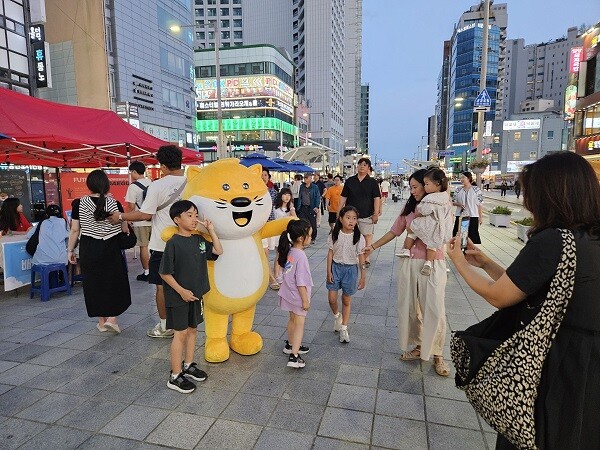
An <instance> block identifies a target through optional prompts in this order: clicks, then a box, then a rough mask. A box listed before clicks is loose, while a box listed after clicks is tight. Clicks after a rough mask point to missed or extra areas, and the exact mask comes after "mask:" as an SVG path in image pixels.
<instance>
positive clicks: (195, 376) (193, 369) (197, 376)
mask: <svg viewBox="0 0 600 450" xmlns="http://www.w3.org/2000/svg"><path fill="white" fill-rule="evenodd" d="M183 364H184V363H183V362H182V363H181V373H182V374H183V375H186V376H188V377H190V378H191V379H192V380H195V381H204V380H206V377H208V375H206V372H205V371H204V370H200V369H199V368H198V365H197V364H196V363H195V362H193V363H191V364H190V367H188V368H187V369H186V368H185V367H184V365H183Z"/></svg>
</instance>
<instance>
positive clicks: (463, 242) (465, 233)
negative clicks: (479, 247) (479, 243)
mask: <svg viewBox="0 0 600 450" xmlns="http://www.w3.org/2000/svg"><path fill="white" fill-rule="evenodd" d="M470 222H471V218H470V217H464V216H463V217H461V218H460V248H461V249H462V251H465V250H466V249H467V241H468V240H469V223H470Z"/></svg>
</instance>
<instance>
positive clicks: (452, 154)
mask: <svg viewBox="0 0 600 450" xmlns="http://www.w3.org/2000/svg"><path fill="white" fill-rule="evenodd" d="M444 156H454V151H448V152H439V153H438V157H439V158H443V157H444Z"/></svg>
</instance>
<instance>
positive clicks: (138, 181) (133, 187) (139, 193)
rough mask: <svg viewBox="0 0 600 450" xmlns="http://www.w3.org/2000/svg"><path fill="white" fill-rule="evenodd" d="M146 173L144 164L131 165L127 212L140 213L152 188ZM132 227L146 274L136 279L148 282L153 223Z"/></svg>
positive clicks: (143, 222) (126, 196)
mask: <svg viewBox="0 0 600 450" xmlns="http://www.w3.org/2000/svg"><path fill="white" fill-rule="evenodd" d="M145 173H146V166H145V165H144V163H143V162H141V161H134V162H132V163H131V164H130V165H129V174H130V176H131V183H130V184H129V187H128V188H127V194H125V201H126V202H127V212H131V211H138V210H139V209H140V207H141V206H142V203H143V202H144V199H145V197H146V192H147V190H148V186H150V183H151V181H150V180H149V179H148V178H146V177H145V176H144V174H145ZM132 225H133V231H134V233H135V237H136V238H137V245H138V246H139V247H140V262H141V263H142V269H144V273H142V274H140V275H138V276H137V277H136V279H137V280H138V281H148V273H149V270H148V263H149V261H150V252H148V243H149V242H150V232H151V230H152V221H150V220H144V221H140V222H133V224H132Z"/></svg>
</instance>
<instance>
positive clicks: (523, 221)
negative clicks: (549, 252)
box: [515, 217, 533, 227]
mask: <svg viewBox="0 0 600 450" xmlns="http://www.w3.org/2000/svg"><path fill="white" fill-rule="evenodd" d="M515 223H518V224H520V225H523V226H526V227H530V226H532V225H533V218H531V217H525V218H524V219H521V220H515Z"/></svg>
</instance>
